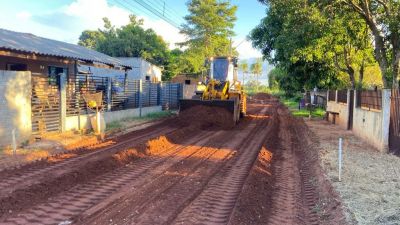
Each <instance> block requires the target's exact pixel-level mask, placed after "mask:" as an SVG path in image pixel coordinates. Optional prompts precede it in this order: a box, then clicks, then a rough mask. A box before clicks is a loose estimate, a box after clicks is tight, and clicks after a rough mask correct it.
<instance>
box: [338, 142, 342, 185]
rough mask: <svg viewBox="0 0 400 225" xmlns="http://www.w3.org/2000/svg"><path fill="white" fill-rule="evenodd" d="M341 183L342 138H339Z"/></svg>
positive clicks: (340, 177)
mask: <svg viewBox="0 0 400 225" xmlns="http://www.w3.org/2000/svg"><path fill="white" fill-rule="evenodd" d="M338 158H339V160H338V161H339V165H338V166H339V181H342V138H339V157H338Z"/></svg>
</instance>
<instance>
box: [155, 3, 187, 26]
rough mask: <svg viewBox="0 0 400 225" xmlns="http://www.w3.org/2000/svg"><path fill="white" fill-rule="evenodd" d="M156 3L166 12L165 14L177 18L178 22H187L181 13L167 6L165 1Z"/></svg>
mask: <svg viewBox="0 0 400 225" xmlns="http://www.w3.org/2000/svg"><path fill="white" fill-rule="evenodd" d="M154 3H155V4H157V5H158V6H159V7H160V8H161V9H162V11H163V12H165V14H168V15H171V16H172V17H175V18H177V19H178V20H181V22H185V20H184V19H183V16H182V15H181V13H179V12H178V11H176V10H175V9H174V8H172V7H170V6H169V5H168V4H166V2H165V0H157V1H154Z"/></svg>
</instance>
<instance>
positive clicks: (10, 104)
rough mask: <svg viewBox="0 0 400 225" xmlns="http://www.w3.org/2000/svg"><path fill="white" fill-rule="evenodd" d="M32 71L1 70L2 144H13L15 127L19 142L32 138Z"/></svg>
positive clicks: (0, 139)
mask: <svg viewBox="0 0 400 225" xmlns="http://www.w3.org/2000/svg"><path fill="white" fill-rule="evenodd" d="M31 89H32V88H31V73H30V72H27V71H24V72H17V71H4V70H0V115H1V116H0V146H5V145H10V144H12V135H11V131H12V130H13V129H15V132H16V138H17V142H18V143H21V142H23V141H25V140H28V139H29V138H30V135H31V132H32V127H31V126H32V123H31Z"/></svg>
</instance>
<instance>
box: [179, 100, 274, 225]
mask: <svg viewBox="0 0 400 225" xmlns="http://www.w3.org/2000/svg"><path fill="white" fill-rule="evenodd" d="M266 110H267V108H266V107H264V108H263V110H262V111H261V112H260V113H259V115H264V114H265V112H266ZM256 117H257V116H256ZM254 121H257V120H254ZM268 122H269V120H266V119H264V120H262V121H261V122H259V123H257V122H255V123H253V124H250V126H249V127H250V128H249V131H250V132H249V134H248V135H245V138H244V139H243V140H241V141H240V144H239V145H238V146H235V149H238V154H237V156H236V157H235V158H234V159H232V160H231V161H229V162H228V164H227V165H226V166H225V167H224V168H223V169H222V170H221V171H220V172H219V173H218V174H217V175H216V176H215V177H213V178H212V179H211V180H210V182H209V183H208V185H207V187H206V189H205V190H204V191H203V192H202V193H201V194H200V195H199V196H198V197H197V198H196V199H194V201H193V202H192V203H191V204H190V205H189V206H187V207H186V208H185V209H183V211H182V212H181V213H180V214H179V215H177V217H176V218H175V220H174V221H173V222H172V223H173V224H226V223H227V222H228V220H229V217H230V214H231V212H232V209H233V208H234V206H235V202H236V199H237V196H238V195H239V193H240V191H241V188H242V186H243V184H244V181H245V179H246V177H247V175H248V172H249V170H250V169H251V167H252V165H253V162H254V159H255V158H256V157H257V155H258V152H259V150H260V147H261V143H262V140H263V138H264V135H267V133H268V132H265V133H264V134H262V135H260V134H261V131H263V129H265V126H266V125H267V124H268Z"/></svg>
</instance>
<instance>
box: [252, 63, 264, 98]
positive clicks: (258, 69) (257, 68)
mask: <svg viewBox="0 0 400 225" xmlns="http://www.w3.org/2000/svg"><path fill="white" fill-rule="evenodd" d="M250 71H251V73H252V74H253V75H254V76H255V77H256V81H257V84H258V83H259V82H258V78H259V76H261V74H262V59H257V60H256V62H255V63H253V64H251V66H250ZM256 91H258V85H257V86H256Z"/></svg>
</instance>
